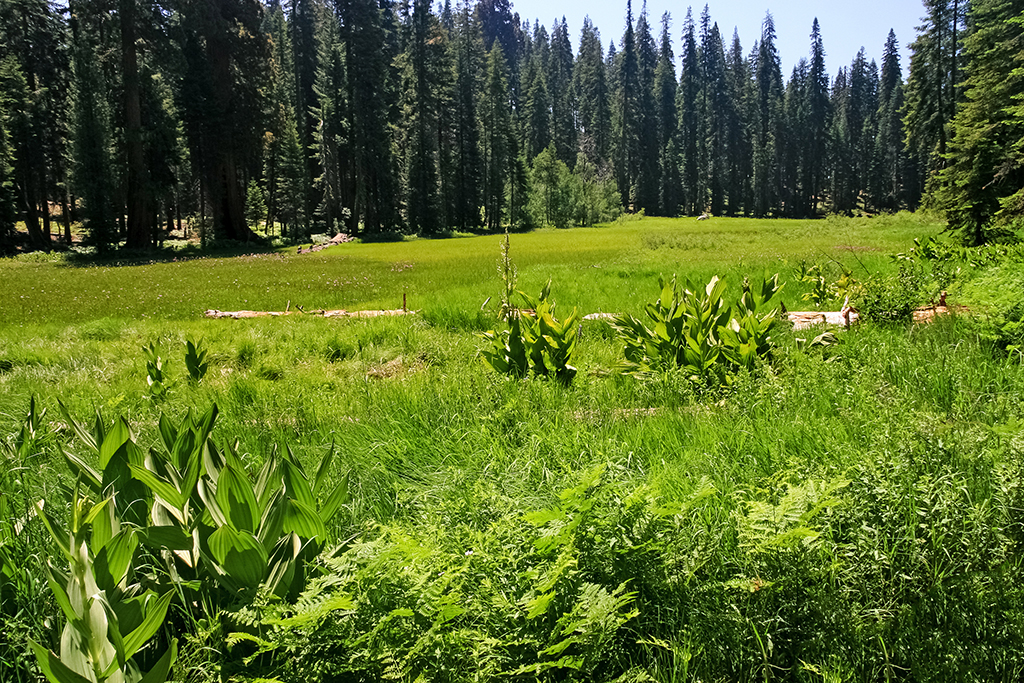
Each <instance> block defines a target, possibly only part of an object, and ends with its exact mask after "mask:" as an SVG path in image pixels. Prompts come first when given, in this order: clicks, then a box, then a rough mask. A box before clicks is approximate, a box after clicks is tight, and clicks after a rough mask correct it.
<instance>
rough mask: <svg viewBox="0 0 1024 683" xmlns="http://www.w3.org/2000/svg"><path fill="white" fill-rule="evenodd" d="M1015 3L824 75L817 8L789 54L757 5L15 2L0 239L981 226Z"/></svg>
mask: <svg viewBox="0 0 1024 683" xmlns="http://www.w3.org/2000/svg"><path fill="white" fill-rule="evenodd" d="M1021 11H1022V8H1021V3H1020V2H1011V1H1007V0H976V1H975V2H967V1H966V0H925V2H924V4H923V7H922V23H921V26H920V27H919V30H918V34H917V35H916V36H914V37H913V39H912V42H911V43H910V51H911V58H910V64H909V65H908V69H907V76H906V78H904V68H903V65H901V64H900V52H899V42H898V40H897V37H896V35H895V34H894V33H892V32H891V31H890V34H889V38H888V40H887V41H886V44H885V49H884V55H883V57H882V63H881V65H878V64H877V63H876V62H874V61H873V60H872V61H868V60H867V59H866V57H865V54H864V52H863V50H862V51H861V52H860V53H858V54H857V55H855V56H854V57H853V59H852V61H851V62H850V63H849V64H848V65H843V66H840V67H838V68H835V67H833V68H834V71H832V72H831V73H830V71H829V69H828V67H827V66H826V61H825V47H824V45H825V38H824V37H823V36H822V35H821V31H820V30H819V27H818V23H817V20H815V21H814V22H813V24H812V25H811V26H809V31H810V33H809V36H810V40H809V44H808V53H807V54H808V56H807V58H806V59H802V60H800V61H799V63H798V64H797V65H796V66H795V67H794V68H793V71H792V73H791V74H790V75H789V77H788V79H787V78H784V75H783V73H782V69H781V65H780V60H779V56H778V52H777V50H776V46H775V43H776V38H777V36H776V32H775V28H774V24H773V20H772V16H771V14H770V13H769V14H767V15H766V16H765V18H764V22H763V26H762V32H761V35H760V37H759V39H758V40H756V41H755V42H754V43H753V45H752V46H748V47H745V46H743V45H742V44H741V42H740V39H739V36H738V34H735V33H734V34H733V35H732V36H731V37H729V36H726V35H723V33H722V31H721V30H720V28H719V24H718V23H717V22H716V21H714V19H713V18H712V17H711V16H710V15H709V12H708V8H707V7H705V8H704V10H703V11H702V12H700V14H699V16H696V17H695V16H694V14H693V12H692V11H691V10H689V9H688V10H687V12H686V15H685V18H684V19H683V21H682V25H681V31H679V32H678V33H676V32H674V31H673V27H672V26H673V25H672V18H671V17H670V16H669V15H668V14H667V13H666V14H665V15H664V16H663V17H661V18H660V22H659V21H658V20H657V19H656V18H652V17H649V16H648V15H647V13H646V6H645V7H644V8H643V9H641V10H640V11H639V13H635V12H634V8H633V7H632V6H631V3H630V2H629V1H627V3H626V7H625V17H624V19H625V21H624V24H625V29H624V31H623V32H622V34H621V36H618V40H617V41H616V40H614V39H612V40H608V39H607V38H605V39H603V38H602V34H601V32H600V31H599V30H598V27H596V26H594V25H593V24H592V23H591V22H590V21H589V20H585V21H584V24H583V26H582V28H581V30H580V34H579V40H578V45H579V49H578V50H577V51H576V54H573V49H572V43H571V41H570V30H571V29H570V27H569V26H568V25H567V23H566V22H565V20H564V19H562V20H561V21H558V20H555V21H554V22H553V25H552V26H551V27H550V28H548V27H545V26H544V25H543V24H540V23H536V24H531V23H530V22H529V21H523V20H521V19H520V17H519V15H518V14H517V13H515V11H514V8H513V6H512V4H511V3H510V2H508V1H507V0H480V1H479V2H477V3H476V4H471V3H469V2H464V3H458V4H457V5H456V6H454V7H453V6H452V4H451V2H450V0H445V2H444V4H443V5H440V4H439V5H437V6H433V5H432V4H431V3H430V2H428V1H427V0H412V1H411V2H410V1H409V0H398V1H395V0H335V1H333V2H329V1H328V0H289V2H287V3H286V4H285V5H282V3H281V2H280V1H279V0H273V1H272V2H270V3H269V4H266V5H265V4H263V3H261V2H260V1H259V0H68V2H67V3H66V4H65V3H57V2H55V1H53V0H2V1H0V125H2V131H0V249H2V250H3V251H4V252H11V251H12V250H14V249H15V248H18V249H50V248H53V247H55V246H59V245H61V244H63V245H64V246H68V245H70V244H71V243H72V241H73V237H72V224H73V223H74V224H79V223H80V225H81V230H82V233H83V234H84V236H85V242H86V244H88V245H91V246H92V247H93V248H95V249H96V250H99V251H105V250H108V249H110V248H113V247H118V246H123V247H124V248H125V249H129V250H134V249H147V248H150V247H152V246H153V245H155V244H159V243H162V242H163V240H164V239H165V238H166V236H167V235H168V234H169V233H170V232H171V231H178V232H179V233H184V231H185V230H189V231H191V233H192V234H199V235H200V237H201V238H202V239H203V243H204V244H209V243H211V242H212V241H224V240H227V241H241V242H245V241H251V240H254V239H256V238H257V234H256V232H254V230H255V231H258V232H260V234H261V235H273V236H279V237H285V238H288V239H291V240H292V241H302V240H308V239H309V236H310V235H311V234H321V233H325V234H327V235H334V234H336V233H338V232H344V233H347V234H349V235H353V236H355V235H378V234H393V235H401V234H419V235H424V236H426V235H446V234H452V233H453V232H478V231H492V232H493V231H500V230H502V229H503V228H505V227H508V228H510V229H512V230H524V229H529V228H531V227H539V226H544V225H553V226H558V227H566V226H569V225H577V226H589V225H593V224H595V223H599V222H602V221H606V220H610V219H613V218H615V216H616V215H618V213H620V212H622V211H626V212H629V213H640V212H643V213H644V214H645V215H648V216H679V215H686V216H693V215H698V214H702V213H708V214H710V215H723V216H747V217H755V218H761V217H790V218H805V217H815V216H823V215H826V214H830V213H836V214H858V213H866V214H875V213H878V212H889V211H897V210H900V209H911V210H913V209H916V208H917V207H919V206H926V207H931V208H937V209H940V210H942V211H944V212H945V213H946V217H947V219H948V221H949V224H950V227H951V228H952V229H954V230H956V231H958V232H959V233H960V234H962V236H963V237H964V239H965V240H966V241H967V242H970V243H980V242H984V241H986V240H988V239H990V238H991V237H992V236H993V235H997V234H999V232H1000V231H1001V230H1002V231H1005V230H1006V229H1008V228H1009V229H1012V226H1013V225H1014V224H1015V223H1014V222H1015V220H1017V217H1018V216H1019V215H1020V212H1021V208H1022V203H1024V194H1022V192H1021V187H1022V186H1024V175H1022V166H1021V162H1022V158H1024V145H1022V143H1021V139H1022V133H1024V128H1022V126H1024V109H1022V105H1021V100H1020V92H1021V83H1020V81H1021V78H1022V75H1021V73H1022V72H1021V66H1022V65H1021V61H1022V58H1021V49H1020V46H1021V41H1022V30H1024V27H1022V24H1021V20H1020V15H1021ZM725 19H726V20H727V19H728V18H725ZM606 30H609V29H607V28H606ZM605 35H606V36H607V35H608V34H605ZM677 41H678V42H677ZM21 222H23V223H24V229H23V230H24V232H21V231H17V230H15V225H16V224H20V223H21ZM54 223H56V225H54Z"/></svg>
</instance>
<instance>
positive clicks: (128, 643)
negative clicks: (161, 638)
mask: <svg viewBox="0 0 1024 683" xmlns="http://www.w3.org/2000/svg"><path fill="white" fill-rule="evenodd" d="M173 598H174V592H173V591H167V592H166V593H164V594H163V595H161V596H160V597H159V598H156V599H150V600H147V605H146V616H145V617H143V619H142V624H141V625H140V626H139V627H138V628H136V629H135V630H133V631H132V632H131V633H129V634H128V635H126V636H125V637H124V651H125V656H126V657H127V658H129V659H131V657H132V656H134V655H135V653H136V652H138V651H139V650H140V649H141V648H142V646H143V645H145V644H146V642H147V641H148V640H149V639H150V638H152V637H153V636H154V635H156V632H157V631H158V630H160V627H161V626H162V625H163V623H164V619H165V618H166V616H167V608H168V607H169V606H170V604H171V600H172V599H173Z"/></svg>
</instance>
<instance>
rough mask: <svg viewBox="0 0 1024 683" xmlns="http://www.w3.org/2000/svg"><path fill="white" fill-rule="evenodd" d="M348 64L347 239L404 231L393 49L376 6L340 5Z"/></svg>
mask: <svg viewBox="0 0 1024 683" xmlns="http://www.w3.org/2000/svg"><path fill="white" fill-rule="evenodd" d="M336 6H337V8H338V12H339V15H340V18H341V27H342V35H341V38H342V43H343V44H344V45H345V48H346V53H345V64H346V65H347V66H348V80H347V84H348V93H347V95H346V100H347V101H348V102H350V103H351V104H350V110H349V111H350V124H349V125H350V129H349V130H350V135H349V141H350V144H349V148H348V150H347V152H348V153H347V159H348V162H349V168H348V169H347V172H346V174H345V175H346V178H347V179H348V186H349V187H348V189H347V190H346V193H345V195H346V204H347V205H348V206H350V207H351V213H350V214H349V230H348V231H349V233H356V232H358V228H359V226H360V225H361V226H362V227H363V229H364V230H366V231H368V232H379V231H381V230H394V229H397V228H399V227H401V217H400V215H399V212H398V198H399V196H400V194H399V183H398V182H397V177H396V173H395V171H396V165H395V162H394V160H393V156H392V144H391V135H390V130H391V126H392V125H393V121H392V116H391V112H392V110H393V109H394V108H395V92H394V79H395V75H394V74H393V72H392V68H391V65H392V62H393V60H394V52H393V50H394V49H395V46H394V43H393V41H392V40H391V36H390V35H389V33H388V30H387V29H386V25H385V21H386V16H385V14H384V13H383V12H382V11H381V10H380V8H379V6H378V3H377V2H375V0H337V1H336Z"/></svg>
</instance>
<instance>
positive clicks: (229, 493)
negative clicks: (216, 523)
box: [217, 464, 260, 533]
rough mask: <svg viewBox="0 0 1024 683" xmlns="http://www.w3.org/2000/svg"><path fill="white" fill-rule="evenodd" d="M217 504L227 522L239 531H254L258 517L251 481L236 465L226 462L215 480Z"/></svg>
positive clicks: (258, 510) (257, 506)
mask: <svg viewBox="0 0 1024 683" xmlns="http://www.w3.org/2000/svg"><path fill="white" fill-rule="evenodd" d="M217 505H218V506H219V507H220V509H221V511H222V512H223V513H224V516H225V517H226V518H227V520H228V522H229V523H230V524H231V525H232V526H234V527H235V528H236V529H238V530H240V531H248V532H249V533H254V532H255V531H256V524H257V522H259V519H260V509H259V504H258V503H257V502H256V494H255V493H254V491H253V488H252V482H250V481H249V477H248V476H247V475H246V474H245V471H244V470H243V471H239V470H238V468H237V466H235V465H232V464H228V465H226V466H225V467H224V469H223V470H221V473H220V477H219V478H218V480H217Z"/></svg>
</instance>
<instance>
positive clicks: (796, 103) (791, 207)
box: [779, 58, 811, 218]
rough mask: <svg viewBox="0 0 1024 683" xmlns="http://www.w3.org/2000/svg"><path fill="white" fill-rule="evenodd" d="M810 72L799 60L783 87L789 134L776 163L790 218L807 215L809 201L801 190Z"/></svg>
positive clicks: (806, 148)
mask: <svg viewBox="0 0 1024 683" xmlns="http://www.w3.org/2000/svg"><path fill="white" fill-rule="evenodd" d="M810 73H811V68H810V64H809V63H808V62H807V60H806V59H803V58H801V59H800V61H799V62H797V65H796V66H795V67H793V73H792V75H790V78H789V82H788V83H787V84H786V94H785V118H786V129H787V132H788V135H787V141H786V144H785V145H783V146H782V154H781V157H780V159H779V163H780V166H781V175H782V211H783V214H784V215H785V216H788V217H790V218H802V217H804V216H805V215H806V213H805V212H806V209H807V205H808V199H807V197H806V192H807V190H806V188H805V186H804V182H803V181H804V178H805V171H804V169H805V168H806V166H807V165H808V163H809V158H808V154H809V148H810V146H811V145H810V138H809V135H808V132H809V131H808V119H809V112H808V106H807V105H808V96H807V90H808V89H809V87H810V85H809V81H810Z"/></svg>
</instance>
